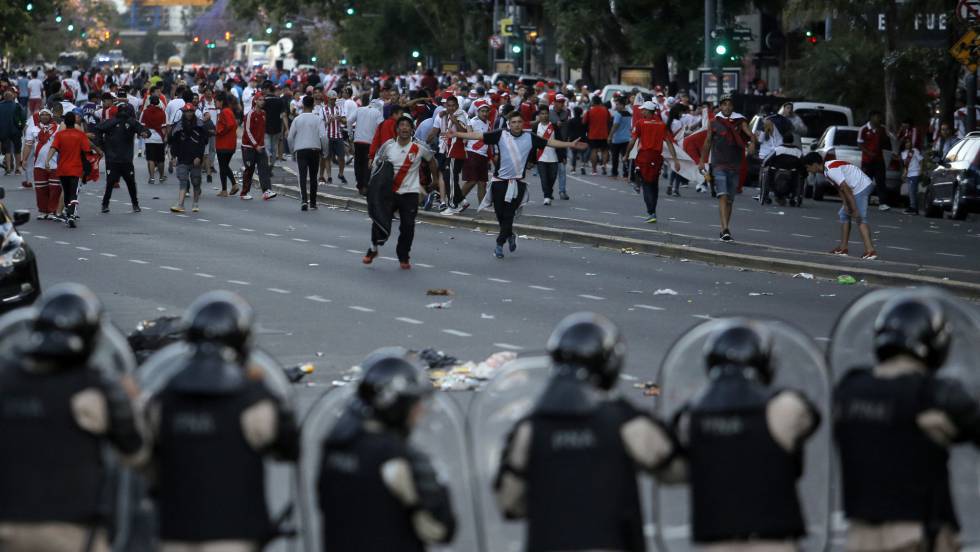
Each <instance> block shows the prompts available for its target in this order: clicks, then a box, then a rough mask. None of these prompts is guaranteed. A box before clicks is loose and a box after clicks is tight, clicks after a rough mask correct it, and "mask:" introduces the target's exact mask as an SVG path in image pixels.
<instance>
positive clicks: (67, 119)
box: [44, 113, 92, 228]
mask: <svg viewBox="0 0 980 552" xmlns="http://www.w3.org/2000/svg"><path fill="white" fill-rule="evenodd" d="M63 121H64V125H65V128H64V129H63V130H60V131H58V133H57V134H55V135H54V141H53V142H52V143H51V148H50V149H49V150H48V156H47V158H46V159H45V160H44V166H45V168H46V169H48V170H50V169H51V166H52V165H51V160H52V159H53V158H54V156H55V155H57V156H58V161H57V165H56V167H57V168H56V169H55V174H56V175H57V177H58V180H59V182H61V197H62V198H63V200H64V207H65V214H64V219H63V220H64V221H65V224H67V225H68V227H69V228H75V227H76V226H78V219H77V217H76V211H77V210H78V182H79V181H80V180H81V178H82V177H83V176H84V175H85V174H86V173H87V172H88V171H86V170H85V165H86V164H87V163H88V161H87V160H86V158H85V155H86V154H87V153H89V152H90V151H91V150H92V144H91V143H90V142H89V139H88V136H86V135H85V133H84V132H82V131H81V130H79V129H77V128H75V122H76V118H75V114H74V113H67V114H65V116H64V119H63Z"/></svg>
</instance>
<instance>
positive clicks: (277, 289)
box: [265, 288, 292, 295]
mask: <svg viewBox="0 0 980 552" xmlns="http://www.w3.org/2000/svg"><path fill="white" fill-rule="evenodd" d="M265 290H266V291H271V292H272V293H279V294H282V295H286V294H289V293H292V292H291V291H289V290H288V289H280V288H265Z"/></svg>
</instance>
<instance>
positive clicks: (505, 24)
mask: <svg viewBox="0 0 980 552" xmlns="http://www.w3.org/2000/svg"><path fill="white" fill-rule="evenodd" d="M499 23H500V36H514V18H513V17H505V18H504V19H501V20H500V22H499Z"/></svg>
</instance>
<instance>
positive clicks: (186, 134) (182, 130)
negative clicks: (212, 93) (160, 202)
mask: <svg viewBox="0 0 980 552" xmlns="http://www.w3.org/2000/svg"><path fill="white" fill-rule="evenodd" d="M181 111H182V115H181V121H180V124H179V125H174V127H173V129H174V130H173V132H171V133H170V136H169V137H168V138H167V142H168V143H169V144H170V147H171V151H173V153H174V157H175V159H176V160H177V180H179V181H180V191H179V192H177V204H176V205H174V206H173V207H171V208H170V211H171V212H174V213H183V212H184V201H185V200H186V199H187V193H188V192H190V191H191V186H193V188H194V196H193V200H192V204H191V205H192V207H191V211H192V212H194V213H196V212H198V211H199V210H200V209H199V208H198V206H197V205H198V201H199V200H200V199H201V166H202V165H203V162H204V150H205V148H206V147H207V145H208V131H207V129H206V128H205V127H204V126H203V125H199V124H198V122H197V114H196V113H195V106H194V104H193V103H188V104H185V105H184V106H183V108H182V109H181Z"/></svg>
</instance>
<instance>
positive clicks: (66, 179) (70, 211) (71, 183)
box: [58, 176, 79, 217]
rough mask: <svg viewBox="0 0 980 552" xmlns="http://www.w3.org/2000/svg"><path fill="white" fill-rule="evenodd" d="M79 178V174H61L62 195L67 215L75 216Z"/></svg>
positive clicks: (59, 178)
mask: <svg viewBox="0 0 980 552" xmlns="http://www.w3.org/2000/svg"><path fill="white" fill-rule="evenodd" d="M78 179H79V177H77V176H60V177H58V180H60V181H61V197H62V198H64V201H65V216H67V217H73V216H75V207H77V206H78Z"/></svg>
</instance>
